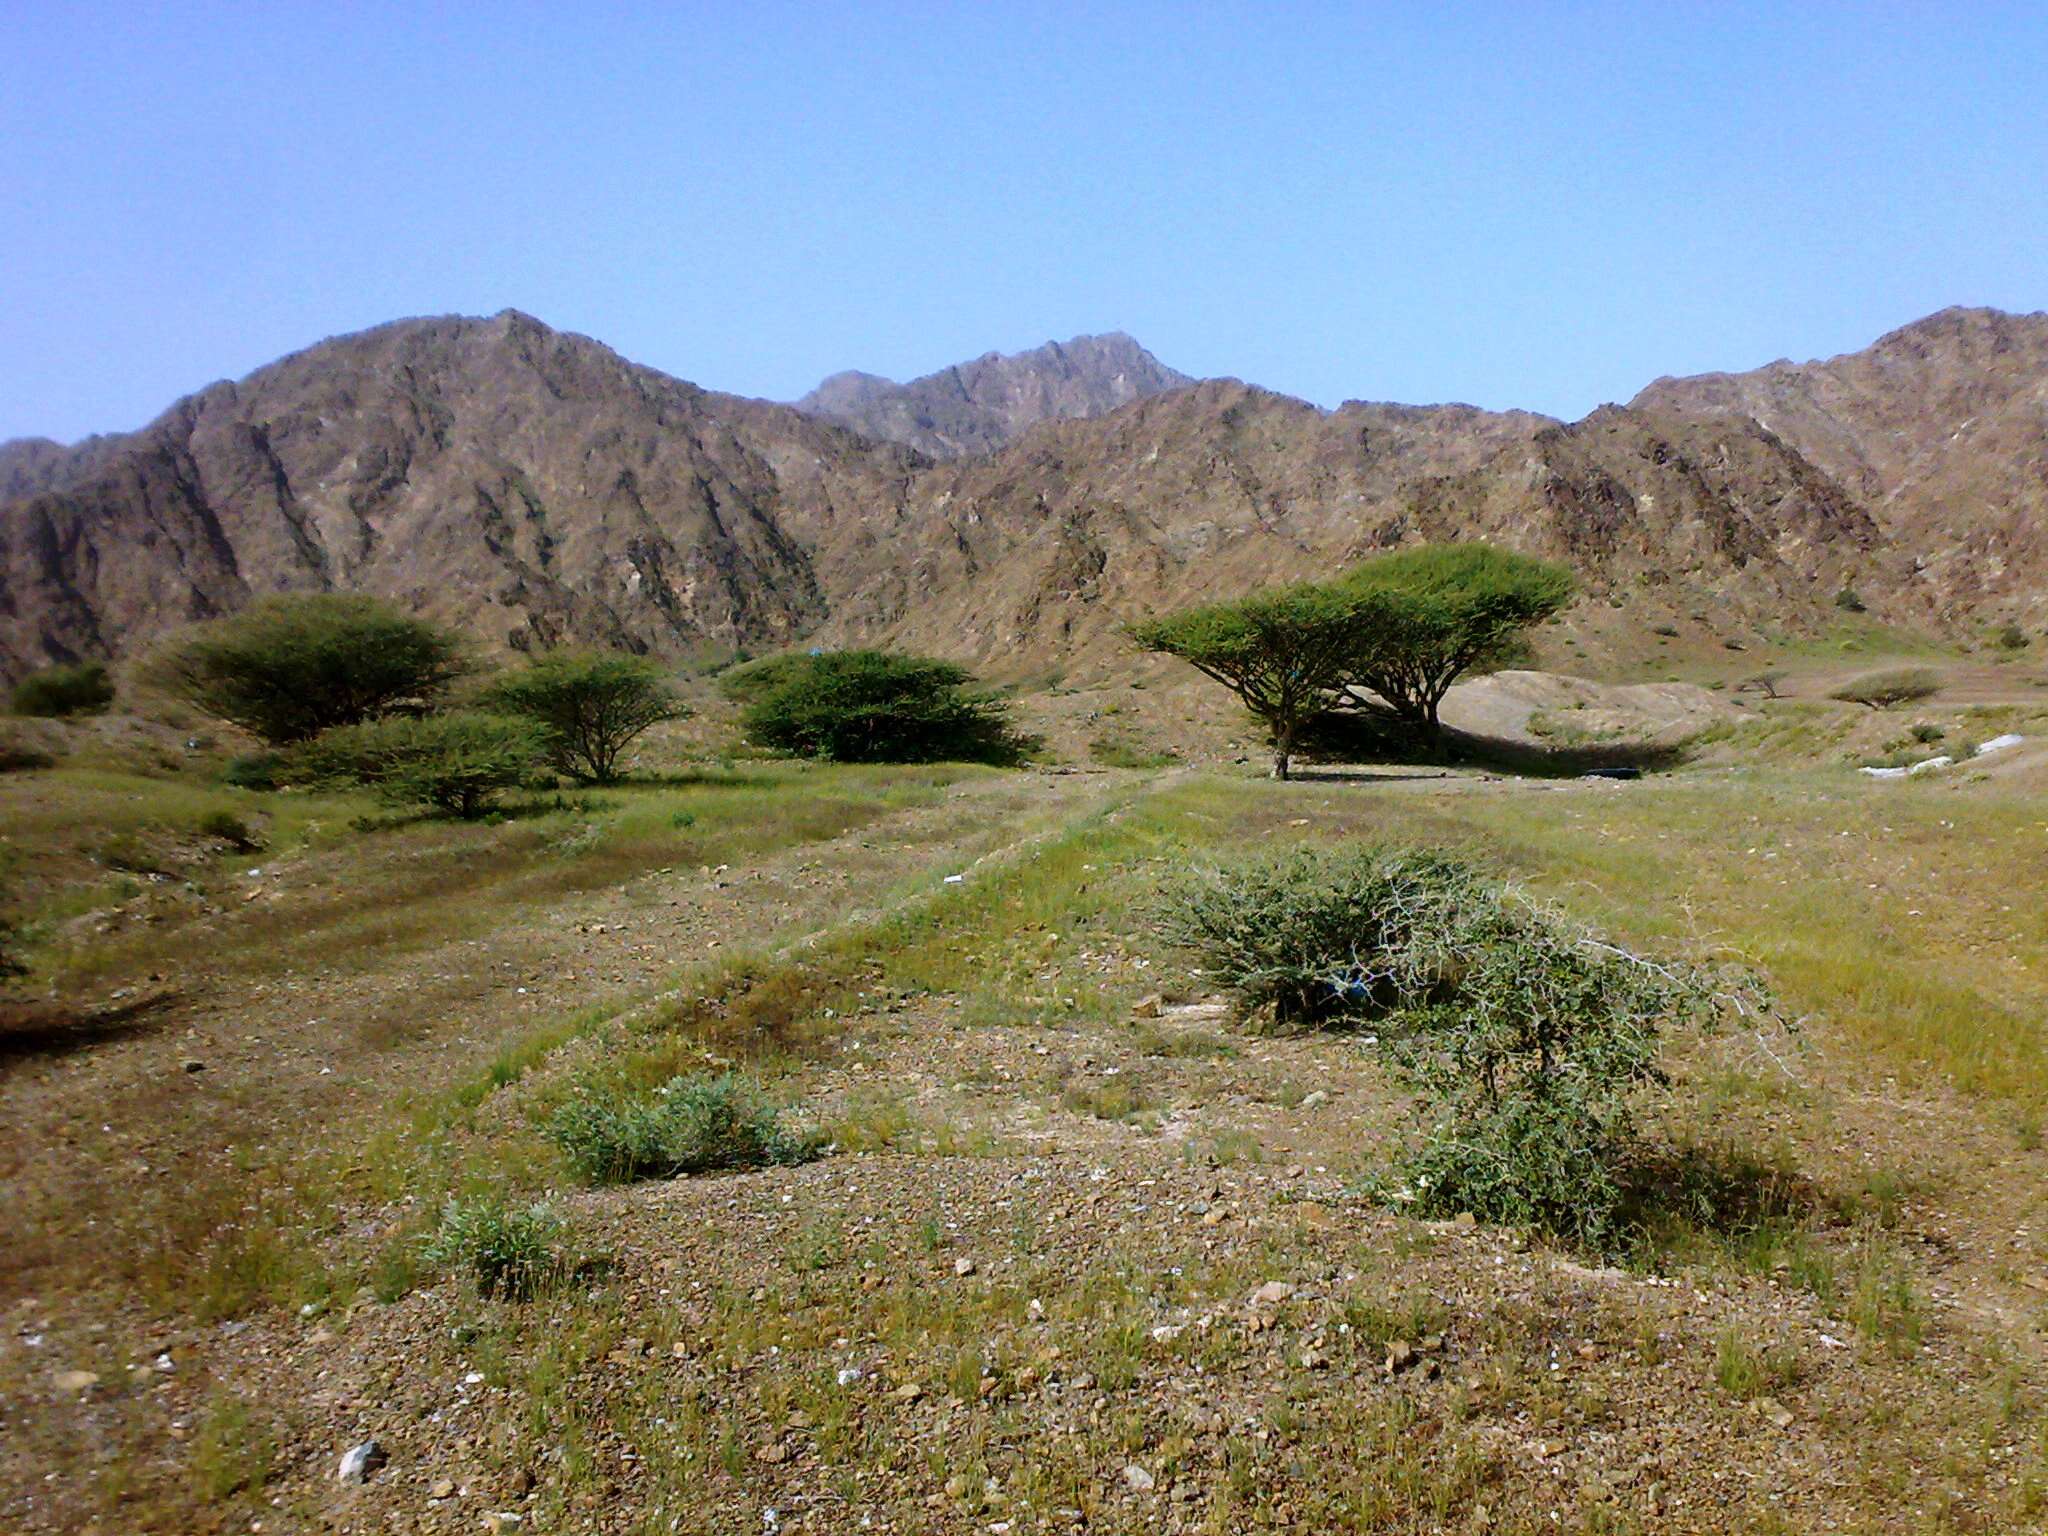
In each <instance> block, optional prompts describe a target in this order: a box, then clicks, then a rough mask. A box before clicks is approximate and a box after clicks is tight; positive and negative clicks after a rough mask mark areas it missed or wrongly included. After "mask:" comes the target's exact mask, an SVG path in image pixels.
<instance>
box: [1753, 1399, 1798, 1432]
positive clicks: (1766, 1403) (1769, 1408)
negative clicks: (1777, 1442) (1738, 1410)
mask: <svg viewBox="0 0 2048 1536" xmlns="http://www.w3.org/2000/svg"><path fill="white" fill-rule="evenodd" d="M1756 1411H1757V1412H1758V1413H1760V1414H1762V1415H1763V1416H1764V1417H1765V1418H1767V1419H1769V1420H1770V1421H1771V1422H1772V1423H1773V1424H1775V1425H1777V1427H1778V1428H1780V1429H1790V1428H1791V1427H1792V1423H1793V1414H1792V1410H1791V1409H1790V1408H1787V1407H1786V1406H1785V1405H1784V1404H1783V1403H1781V1402H1779V1401H1778V1400H1777V1399H1776V1398H1775V1397H1760V1398H1758V1399H1757V1400H1756Z"/></svg>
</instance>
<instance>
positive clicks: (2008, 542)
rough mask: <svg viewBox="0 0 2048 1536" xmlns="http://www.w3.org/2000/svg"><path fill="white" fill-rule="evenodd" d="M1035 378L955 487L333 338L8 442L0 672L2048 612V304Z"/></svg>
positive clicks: (652, 379)
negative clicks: (1451, 564) (331, 642)
mask: <svg viewBox="0 0 2048 1536" xmlns="http://www.w3.org/2000/svg"><path fill="white" fill-rule="evenodd" d="M1110 342H1115V343H1117V344H1118V345H1120V346H1123V347H1128V348H1129V349H1130V350H1131V351H1132V352H1133V353H1135V354H1136V356H1138V357H1141V358H1145V360H1146V361H1147V362H1149V361H1150V359H1149V355H1147V354H1144V353H1143V352H1142V350H1141V349H1137V348H1136V346H1135V343H1130V342H1128V339H1127V338H1109V339H1106V340H1105V342H1104V345H1108V344H1109V343H1110ZM1047 350H1049V351H1058V352H1059V353H1060V354H1061V355H1062V356H1063V357H1065V358H1067V359H1068V362H1069V363H1072V362H1073V360H1074V358H1075V356H1076V355H1077V352H1078V351H1080V350H1081V349H1080V348H1079V344H1074V345H1072V346H1069V347H1067V348H1061V349H1047ZM1105 355H1106V354H1105ZM1033 356H1039V357H1040V360H1041V363H1042V362H1043V356H1042V354H1027V355H1026V358H1025V359H995V360H993V361H990V360H984V362H987V363H988V365H989V366H988V367H987V368H985V369H984V368H983V366H982V364H972V365H967V366H966V367H965V368H963V369H960V370H953V371H952V372H953V373H954V374H955V375H956V376H957V378H958V381H959V384H960V392H959V399H960V400H961V401H963V402H967V404H963V405H962V408H961V412H960V413H959V414H958V415H957V416H956V417H953V418H949V419H948V421H949V424H948V425H946V426H945V428H944V430H943V431H940V429H939V428H937V427H934V426H931V425H930V423H927V424H926V426H925V427H920V428H918V429H917V430H919V431H925V430H929V431H932V432H937V433H938V437H937V439H936V440H935V441H934V442H933V446H935V447H936V448H938V449H939V450H940V451H941V452H943V453H944V454H946V455H947V456H946V457H943V458H940V459H938V460H936V461H935V460H934V459H933V458H932V457H931V456H929V455H927V454H925V453H922V452H920V451H918V450H917V449H916V448H914V447H912V446H909V445H906V444H902V443H897V442H894V441H883V440H881V439H880V438H879V437H878V436H876V435H864V434H861V433H856V432H853V431H850V430H847V429H845V428H842V427H840V426H837V425H835V424H833V423H831V422H829V421H826V420H823V419H820V417H819V416H817V415H814V414H811V412H810V411H809V410H799V409H796V408H793V407H789V406H781V405H773V404H769V403H767V402H763V401H752V400H742V399H738V398H736V397H733V396H729V395H719V394H714V393H711V392H709V391H706V390H703V389H700V388H698V387H697V386H695V385H692V384H687V383H683V382H681V381H679V380H676V379H672V378H669V377H667V376H666V375H663V374H660V373H656V372H654V371H653V370H651V369H646V368H641V367H638V366H636V365H634V364H632V363H629V362H627V361H626V360H624V359H623V358H621V357H619V356H618V355H617V354H616V353H614V352H612V351H610V350H609V349H607V348H605V347H603V346H601V345H599V344H598V343H596V342H594V341H591V340H589V339H587V338H584V337H578V336H571V335H564V334H560V333H557V332H554V331H551V330H549V329H548V328H547V327H546V326H543V325H541V324H540V323H539V322H538V321H535V320H533V319H531V318H529V317H527V316H524V315H520V314H517V313H515V312H509V311H508V312H507V313H505V314H502V315H498V316H496V317H494V318H492V319H488V320H468V319H436V320H415V321H402V322H399V323H397V324H394V325H389V326H384V327H381V328H379V329H377V330H374V331H369V332H365V333H362V334H361V335H357V336H349V337H343V338H339V339H336V340H332V341H327V342H323V343H321V344H320V345H318V346H316V347H313V348H310V349H308V350H307V351H305V352H302V353H298V354H296V355H294V356H292V357H289V358H286V359H284V360H282V361H281V362H278V363H275V364H273V365H271V366H270V367H268V368H265V369H261V370H259V371H258V372H257V373H255V374H253V375H251V376H250V377H249V378H248V379H246V380H244V381H242V382H241V383H239V384H227V383H222V384H216V385H214V386H212V387H210V388H208V389H206V390H203V391H201V392H200V393H199V394H196V395H194V396H191V397H190V398H188V399H186V400H183V401H180V402H179V403H178V404H177V405H175V406H173V407H172V408H171V409H170V410H169V411H168V412H166V413H165V415H164V416H163V417H162V418H160V419H159V420H158V421H157V422H155V423H154V424H152V425H151V426H150V427H148V428H146V429H144V430H143V431H141V432H138V433H134V434H129V435H127V436H121V437H103V438H95V439H92V440H90V441H88V442H86V443H84V444H81V445H79V446H78V447H76V448H72V449H64V448H59V447H58V446H56V445H54V444H49V443H43V442H27V443H17V444H10V445H6V446H5V447H4V448H0V498H4V504H0V672H4V673H5V674H7V675H18V674H19V673H20V672H21V671H24V670H26V669H28V668H29V667H32V666H36V665H41V664H43V663H44V662H46V661H48V660H51V659H69V658H72V657H76V656H102V655H120V654H123V653H126V652H130V651H133V650H135V649H137V648H138V647H139V646H141V645H143V644H144V643H146V642H147V641H149V640H150V639H151V638H153V637H154V636H157V635H159V634H161V633H162V632H163V631H165V630H166V629H169V628H171V627H174V626H176V625H178V624H181V623H185V622H188V621H190V620H193V619H196V618H203V617H205V616H207V615H210V614H215V613H220V612H224V611H228V610H231V609H233V608H234V607H236V606H237V605H239V604H240V603H242V602H244V601H246V600H247V598H248V597H249V596H251V595H252V594H256V593H260V592H268V591H279V590H302V589H320V588H329V587H332V588H346V589H361V590H366V591H371V592H375V593H379V594H381V595H384V596H386V597H389V598H391V599H393V600H394V601H396V602H399V603H401V604H403V605H405V606H407V607H410V608H415V609H418V610H419V611H422V612H425V613H427V614H430V615H432V616H434V617H437V618H440V619H443V620H446V621H448V622H451V623H458V624H461V625H463V626H465V627H467V628H469V629H471V630H473V631H475V632H476V633H477V634H478V635H479V636H480V638H481V639H482V640H483V641H484V642H485V643H486V644H487V645H488V646H489V647H491V648H494V649H502V648H515V649H520V648H531V647H533V646H536V645H545V644H552V643H556V642H559V641H563V640H575V641H582V642H590V643H601V644H608V645H624V646H629V647H632V648H635V649H642V650H647V651H651V652H654V653H657V654H661V655H667V656H685V655H689V654H692V653H695V652H701V651H705V650H722V649H730V648H734V647H740V646H746V647H752V648H757V649H758V648H762V647H768V646H774V645H779V644H784V643H787V642H789V641H792V640H794V639H796V638H798V637H800V636H805V635H816V636H817V637H818V638H819V639H820V640H821V641H823V642H826V643H831V642H837V641H846V640H854V639H880V640H887V641H890V642H894V643H902V644H909V645H915V646H918V647H921V648H925V649H929V650H933V651H937V652H942V653H945V654H949V655H955V656H959V657H962V658H965V659H971V660H974V661H976V662H979V663H981V664H983V665H985V666H987V667H988V668H989V669H990V670H991V671H993V672H995V673H997V674H998V675H1007V676H1013V677H1023V676H1030V675H1034V674H1042V673H1044V672H1047V671H1050V670H1052V669H1055V668H1063V667H1072V666H1076V665H1079V666H1082V667H1085V668H1106V667H1112V666H1123V665H1128V663H1129V660H1130V658H1129V653H1128V650H1127V648H1126V647H1125V645H1124V642H1123V641H1122V639H1121V627H1122V625H1123V623H1124V622H1125V621H1126V620H1128V619H1129V618H1130V617H1132V616H1133V615H1135V614H1137V613H1141V612H1143V611H1145V610H1147V609H1150V608H1156V607H1160V606H1165V605H1169V604H1174V603H1181V602H1187V601H1193V600H1198V599H1202V598H1209V597H1215V596H1221V595H1226V594H1229V593H1234V592H1239V591H1243V590H1246V589H1248V588H1250V587H1253V586H1256V585H1259V584H1261V583H1265V582H1271V581H1275V580H1283V579H1290V578H1295V577H1301V576H1308V575H1313V574H1318V573H1322V572H1326V571H1328V570H1330V569H1332V568H1334V567H1336V566H1339V565H1341V564H1343V563H1344V562H1346V561H1350V560H1354V559H1356V558H1358V557H1360V556H1362V555H1364V554H1366V553H1369V552H1370V551H1372V550H1375V549H1379V548H1385V547H1391V546H1394V545H1397V544H1400V543H1403V542H1409V541H1414V540H1418V539H1432V540H1441V539H1449V538H1486V539H1492V540H1497V541H1499V542H1502V543H1505V544H1509V545H1512V546H1514V547H1517V548H1523V549H1527V550H1530V551H1533V552H1537V553H1542V554H1546V555H1551V556H1554V557H1557V558H1561V559H1565V560H1568V561H1570V562H1571V563H1572V564H1573V565H1574V566H1576V567H1577V568H1578V569H1579V570H1580V571H1581V573H1582V574H1583V576H1584V578H1585V582H1586V587H1587V592H1588V600H1587V601H1586V602H1585V603H1583V604H1582V605H1581V607H1580V609H1579V610H1578V613H1577V614H1576V616H1575V617H1574V619H1573V621H1572V623H1573V625H1574V626H1575V628H1576V630H1577V632H1578V633H1580V634H1581V635H1582V636H1584V637H1586V638H1587V640H1588V643H1591V644H1594V645H1596V646H1597V645H1598V644H1600V643H1602V642H1601V640H1600V636H1601V635H1602V633H1603V632H1604V633H1608V634H1620V633H1624V632H1627V633H1635V634H1638V635H1640V634H1641V633H1642V632H1643V631H1644V630H1645V629H1646V628H1647V626H1648V625H1649V624H1651V623H1653V622H1658V621H1663V620H1669V619H1680V618H1682V619H1683V620H1684V621H1685V622H1688V623H1698V624H1701V625H1703V626H1704V630H1703V633H1704V634H1707V635H1724V636H1725V635H1727V634H1730V633H1732V632H1735V631H1738V630H1741V629H1743V628H1744V627H1746V626H1758V627H1763V626H1768V627H1772V628H1783V627H1790V628H1794V629H1798V628H1808V629H1818V628H1820V627H1822V626H1824V625H1825V624H1826V623H1828V622H1830V621H1831V620H1832V619H1833V618H1834V617H1835V616H1836V615H1835V614H1834V610H1833V609H1832V607H1831V600H1832V598H1833V596H1834V594H1835V593H1836V592H1837V591H1838V590H1839V589H1840V588H1841V587H1842V586H1843V585H1845V584H1853V585H1855V586H1856V587H1857V588H1858V590H1859V591H1860V592H1862V594H1863V595H1864V597H1865V598H1866V600H1867V601H1869V602H1870V603H1871V605H1872V607H1873V608H1874V609H1876V611H1877V612H1878V614H1879V615H1880V616H1882V617H1886V618H1891V619H1895V620H1899V621H1902V622H1908V623H1928V624H1935V625H1940V624H1963V623H1971V624H1974V623H1980V622H1985V621H1990V620H1994V619H1997V620H2002V619H2006V618H2018V619H2020V620H2022V621H2023V622H2027V623H2030V624H2037V623H2038V622H2039V620H2040V619H2041V618H2042V617H2043V616H2044V610H2048V546H2044V543H2043V534H2042V532H2041V529H2042V526H2043V522H2044V518H2043V513H2044V512H2048V316H2043V315H2034V316H2015V315H2001V314H1997V313H1995V312H1992V311H1947V312H1944V313H1943V314H1941V315H1936V316H1933V317H1930V318H1929V319H1928V320H1925V321H1922V322H1920V323H1919V324H1917V325H1914V326H1908V327H1906V328H1905V329H1904V330H1901V331H1897V332H1894V333H1892V334H1891V335H1889V336H1887V337H1885V338H1883V339H1882V340H1881V341H1879V342H1878V343H1877V344H1876V345H1874V346H1873V347H1872V348H1870V349H1869V350H1868V351H1867V352H1863V353H1856V354H1851V355H1850V356H1848V357H1844V358H1836V359H1833V360H1832V361H1829V362H1825V363H1812V364H1804V365H1792V364H1785V363H1780V364H1773V365H1771V367H1769V368H1765V369H1761V370H1758V371H1757V372H1755V373H1752V374H1741V375H1712V376H1707V377H1702V378H1698V379H1686V380H1670V379H1666V380H1659V381H1658V382H1657V383H1655V384H1653V385H1651V386H1650V387H1649V388H1648V389H1646V390H1644V391H1643V393H1642V394H1641V395H1640V396H1638V398H1637V399H1636V400H1635V401H1634V402H1632V403H1631V404H1630V405H1628V406H1626V407H1619V406H1608V407H1603V408H1602V409H1600V410H1598V411H1596V412H1594V413H1593V414H1592V415H1590V416H1588V417H1587V418H1586V419H1584V420H1583V421H1579V422H1575V423H1570V424H1566V423H1560V422H1557V421H1553V420H1551V419H1549V418H1547V417H1542V416H1537V415H1533V414H1529V413H1525V412H1512V411H1510V412H1489V411H1482V410H1477V409H1475V408H1473V407H1469V406H1460V405H1444V406H1398V405H1375V404H1363V403H1358V402H1352V403H1349V404H1346V405H1345V406H1343V407H1341V408H1340V409H1337V410H1334V411H1324V410H1320V409H1317V408H1316V407H1313V406H1310V405H1308V404H1305V403H1304V402H1302V401H1299V400H1294V399H1290V398H1288V397H1286V396H1283V395H1277V394H1273V393H1270V392H1268V391H1265V390H1260V389H1257V388H1253V387H1251V386H1248V385H1245V384H1241V383H1237V382H1235V381H1230V380H1211V381H1208V382H1205V383H1201V384H1194V385H1186V386H1184V387H1177V388H1176V387H1166V385H1165V382H1164V380H1165V379H1166V378H1170V379H1172V380H1173V381H1176V382H1178V381H1179V376H1178V375H1172V374H1170V372H1169V371H1167V370H1160V373H1159V376H1153V375H1146V376H1145V377H1146V378H1148V379H1149V380H1150V381H1151V383H1150V384H1148V385H1147V387H1146V389H1145V390H1143V391H1141V392H1140V396H1139V397H1138V398H1133V399H1131V400H1129V402H1128V403H1125V404H1122V405H1120V406H1117V408H1115V409H1111V410H1108V411H1107V412H1106V414H1099V415H1097V414H1088V412H1090V411H1093V410H1095V409H1097V408H1098V407H1099V406H1100V405H1103V404H1107V403H1113V402H1110V401H1108V400H1107V399H1106V397H1104V396H1103V395H1102V394H1101V393H1100V389H1102V388H1111V387H1112V384H1106V383H1105V380H1111V381H1113V380H1115V379H1122V380H1123V381H1124V382H1123V383H1122V384H1114V385H1113V388H1116V389H1122V388H1136V387H1137V386H1136V385H1135V384H1134V383H1132V380H1133V379H1134V378H1136V377H1138V375H1136V374H1133V373H1132V372H1131V371H1130V370H1129V369H1125V370H1123V371H1122V372H1120V373H1105V372H1104V370H1103V368H1102V367H1097V366H1093V365H1091V366H1089V367H1086V368H1081V367H1079V365H1078V364H1076V365H1075V371H1074V372H1073V374H1072V376H1071V379H1069V380H1068V382H1072V383H1074V386H1075V387H1074V389H1073V390H1072V391H1066V390H1065V385H1064V384H1062V383H1060V382H1059V380H1058V379H1054V378H1052V377H1051V376H1049V375H1048V374H1047V373H1046V372H1045V371H1044V369H1043V368H1042V367H1041V366H1039V365H1033V367H1031V368H1027V369H1023V370H1022V371H1019V370H1017V369H1015V368H1013V367H1012V366H1011V365H1013V364H1021V363H1023V362H1025V361H1026V359H1028V358H1030V357H1033ZM1098 361H1099V359H1098ZM1152 366H1153V367H1155V368H1156V366H1157V365H1156V364H1153V365H1152ZM976 370H981V371H980V372H977V371H976ZM935 377H940V376H935ZM1062 377H1065V376H1062ZM991 380H993V381H995V382H990V381H991ZM926 382H929V381H920V384H923V383H926ZM1151 384H1158V385H1160V387H1159V388H1152V387H1151ZM998 385H999V386H1000V387H998ZM890 388H891V389H895V388H896V387H895V386H890ZM905 388H906V389H909V388H912V387H905ZM842 397H843V398H845V399H853V398H855V397H859V398H861V399H866V400H868V401H869V402H870V403H871V404H874V406H875V410H876V411H877V412H879V413H880V414H881V415H883V416H887V415H888V414H889V413H890V412H896V411H899V410H900V411H904V412H910V411H912V407H911V406H910V405H909V404H908V403H907V402H908V397H907V396H906V395H904V394H902V393H899V394H897V395H888V394H887V392H886V391H867V392H866V393H863V389H862V388H856V387H854V386H848V387H847V390H846V391H844V392H842ZM816 401H817V397H815V396H814V397H813V400H812V402H811V404H812V405H813V406H815V405H816ZM969 405H971V406H972V409H969V408H968V407H969ZM977 412H979V413H981V414H978V415H977V414H976V413H977ZM930 414H931V413H927V415H930ZM913 415H914V412H913ZM887 425H888V423H887V422H884V423H883V425H882V426H881V427H874V426H873V424H872V423H870V426H871V429H872V431H873V432H877V433H879V432H883V431H884V429H885V428H886V427H887ZM1012 432H1017V433H1019V434H1020V435H1018V436H1017V437H1016V440H1015V441H1014V442H1010V443H1008V444H1007V446H1003V447H1000V448H997V449H995V450H994V451H989V452H972V453H970V452H967V451H965V450H966V448H967V446H968V445H969V444H970V442H981V441H983V440H984V439H988V438H993V437H998V436H1003V435H1006V434H1009V433H1012ZM976 433H980V434H982V436H981V437H976V436H975V434H976ZM912 435H913V436H914V433H913V434H912Z"/></svg>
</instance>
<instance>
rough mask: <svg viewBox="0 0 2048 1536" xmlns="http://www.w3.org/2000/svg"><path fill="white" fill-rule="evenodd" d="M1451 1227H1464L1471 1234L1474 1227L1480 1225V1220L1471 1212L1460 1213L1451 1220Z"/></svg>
mask: <svg viewBox="0 0 2048 1536" xmlns="http://www.w3.org/2000/svg"><path fill="white" fill-rule="evenodd" d="M1451 1225H1453V1226H1456V1227H1463V1228H1464V1229H1465V1230H1466V1231H1468V1232H1469V1231H1471V1230H1472V1229H1473V1228H1474V1227H1476V1226H1478V1225H1479V1218H1478V1217H1477V1216H1474V1215H1473V1214H1472V1213H1471V1212H1470V1211H1460V1212H1458V1214H1457V1215H1456V1216H1454V1217H1452V1218H1451Z"/></svg>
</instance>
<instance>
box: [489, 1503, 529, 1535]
mask: <svg viewBox="0 0 2048 1536" xmlns="http://www.w3.org/2000/svg"><path fill="white" fill-rule="evenodd" d="M524 1524H526V1516H524V1515H516V1514H514V1513H513V1512H512V1511H511V1510H509V1509H494V1510H492V1511H491V1512H490V1513H489V1514H487V1515H485V1516H484V1529H485V1530H487V1531H489V1532H490V1533H491V1536H505V1532H507V1531H516V1530H518V1529H519V1528H520V1527H521V1526H523V1525H524Z"/></svg>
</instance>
